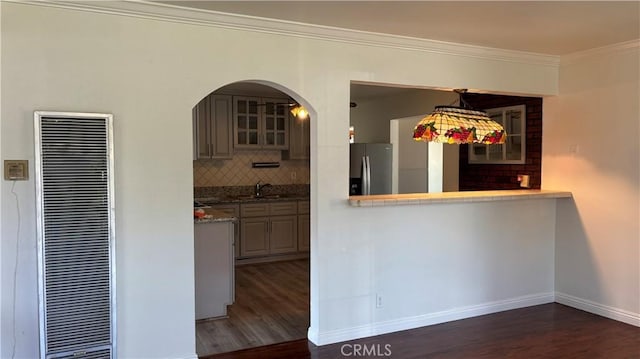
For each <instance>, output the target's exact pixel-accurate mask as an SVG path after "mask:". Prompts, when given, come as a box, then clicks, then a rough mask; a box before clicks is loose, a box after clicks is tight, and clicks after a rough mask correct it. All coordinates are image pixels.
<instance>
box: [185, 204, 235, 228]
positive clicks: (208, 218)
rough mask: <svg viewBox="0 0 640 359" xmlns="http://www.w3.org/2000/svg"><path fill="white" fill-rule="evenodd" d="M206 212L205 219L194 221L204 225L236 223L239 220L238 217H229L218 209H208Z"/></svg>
mask: <svg viewBox="0 0 640 359" xmlns="http://www.w3.org/2000/svg"><path fill="white" fill-rule="evenodd" d="M206 212H207V214H206V215H205V218H201V219H194V220H193V222H194V223H197V224H202V223H214V222H235V221H237V220H238V219H237V218H236V217H234V216H232V215H229V214H228V213H225V212H223V211H218V210H217V209H213V208H207V209H206Z"/></svg>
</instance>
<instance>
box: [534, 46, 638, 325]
mask: <svg viewBox="0 0 640 359" xmlns="http://www.w3.org/2000/svg"><path fill="white" fill-rule="evenodd" d="M639 64H640V43H639V42H638V41H636V42H633V43H628V44H626V45H622V46H617V47H612V48H608V49H603V50H600V51H592V52H587V53H583V54H576V55H573V56H571V57H566V58H563V59H562V65H561V72H560V95H559V96H557V97H549V98H545V99H544V129H543V133H544V136H543V141H544V143H543V146H542V148H543V159H542V166H543V167H542V186H543V188H551V189H552V188H558V189H563V190H569V191H571V192H572V193H573V196H574V200H575V201H574V202H566V203H565V202H563V204H562V206H561V207H559V208H558V217H557V218H558V219H557V223H558V226H557V232H556V284H555V286H556V291H557V299H558V300H559V301H561V302H563V303H568V304H571V305H574V306H578V307H581V308H583V309H586V310H589V311H592V312H596V313H600V314H603V315H606V316H609V317H613V318H616V319H619V320H624V321H626V322H628V323H632V324H635V325H640V226H639V223H640V146H639V141H640V110H639V101H640V96H639V94H640V87H639V83H640V72H639Z"/></svg>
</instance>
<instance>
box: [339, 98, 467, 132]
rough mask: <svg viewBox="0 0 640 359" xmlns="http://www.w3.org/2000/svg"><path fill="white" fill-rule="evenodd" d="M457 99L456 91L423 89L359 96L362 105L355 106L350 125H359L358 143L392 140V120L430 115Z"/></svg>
mask: <svg viewBox="0 0 640 359" xmlns="http://www.w3.org/2000/svg"><path fill="white" fill-rule="evenodd" d="M457 99H458V94H456V93H455V92H453V91H438V90H423V89H407V91H406V92H402V93H399V94H394V95H389V96H377V97H370V98H366V99H358V100H357V104H358V106H357V107H353V108H351V112H350V113H351V116H350V124H351V125H352V126H354V127H355V131H356V142H360V143H368V142H373V143H376V142H378V143H388V142H389V141H390V138H389V121H390V120H392V119H396V118H404V117H410V116H419V115H427V114H429V113H431V111H433V108H434V107H436V106H438V105H449V104H451V103H452V102H454V101H456V100H457ZM412 130H413V129H412ZM412 134H413V133H410V134H409V135H408V136H411V135H412Z"/></svg>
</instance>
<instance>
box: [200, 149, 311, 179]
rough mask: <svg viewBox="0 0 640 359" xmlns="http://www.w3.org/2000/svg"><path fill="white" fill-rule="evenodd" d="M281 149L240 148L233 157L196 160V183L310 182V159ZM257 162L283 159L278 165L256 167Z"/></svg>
mask: <svg viewBox="0 0 640 359" xmlns="http://www.w3.org/2000/svg"><path fill="white" fill-rule="evenodd" d="M281 156H282V152H281V151H274V150H269V151H248V150H239V151H236V152H235V153H234V155H233V159H231V160H197V161H193V185H194V187H215V186H252V185H254V184H255V183H256V182H258V181H261V182H263V183H271V184H273V185H284V184H309V161H308V160H290V161H283V160H282V159H281ZM253 162H279V163H280V167H278V168H252V167H251V165H252V163H253Z"/></svg>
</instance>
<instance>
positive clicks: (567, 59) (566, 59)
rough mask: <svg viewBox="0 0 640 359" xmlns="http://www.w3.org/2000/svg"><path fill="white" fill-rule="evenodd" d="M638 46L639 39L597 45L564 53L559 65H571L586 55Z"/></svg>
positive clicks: (591, 55) (608, 52) (639, 45)
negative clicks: (596, 46) (592, 47)
mask: <svg viewBox="0 0 640 359" xmlns="http://www.w3.org/2000/svg"><path fill="white" fill-rule="evenodd" d="M637 48H640V39H637V40H631V41H625V42H620V43H617V44H612V45H607V46H603V47H598V48H595V49H589V50H585V51H579V52H574V53H572V54H569V55H564V56H561V57H560V65H571V64H573V63H575V62H576V61H578V60H580V59H583V58H586V57H594V56H600V55H608V54H611V53H613V52H621V51H627V50H634V49H637Z"/></svg>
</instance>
